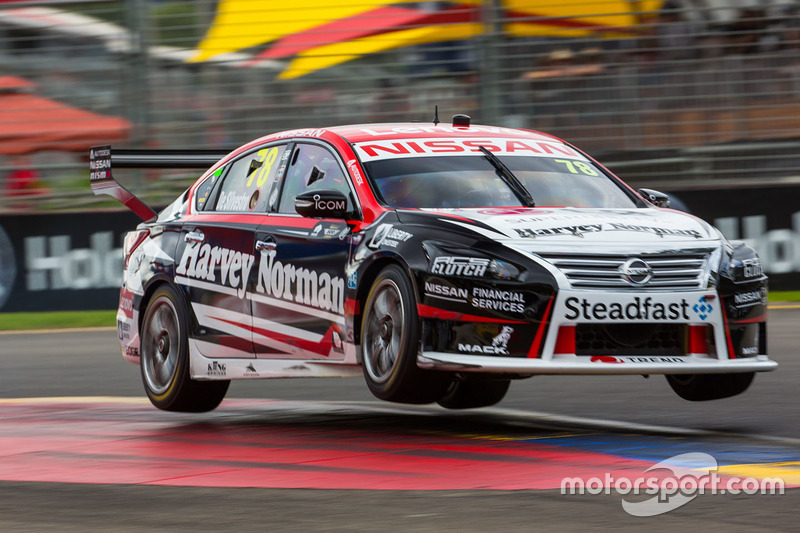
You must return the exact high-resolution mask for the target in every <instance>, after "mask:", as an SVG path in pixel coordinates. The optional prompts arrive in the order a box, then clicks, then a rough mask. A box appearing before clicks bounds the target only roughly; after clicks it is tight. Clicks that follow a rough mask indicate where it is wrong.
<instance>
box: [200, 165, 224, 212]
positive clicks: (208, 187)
mask: <svg viewBox="0 0 800 533" xmlns="http://www.w3.org/2000/svg"><path fill="white" fill-rule="evenodd" d="M223 168H224V167H220V168H218V169H217V170H215V171H214V173H213V174H211V175H210V176H209V177H207V178H206V179H205V180H204V181H203V183H202V184H200V186H199V187H198V188H197V190H196V191H195V193H194V197H195V207H196V208H197V210H198V211H203V210H204V209H205V208H206V205H207V202H208V198H209V196H211V191H213V190H214V185H216V184H217V182H218V181H219V177H220V176H221V175H222V170H223Z"/></svg>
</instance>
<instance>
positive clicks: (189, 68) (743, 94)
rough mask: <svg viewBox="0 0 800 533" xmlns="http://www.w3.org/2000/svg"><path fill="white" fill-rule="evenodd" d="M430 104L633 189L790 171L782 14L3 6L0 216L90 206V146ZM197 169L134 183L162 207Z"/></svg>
mask: <svg viewBox="0 0 800 533" xmlns="http://www.w3.org/2000/svg"><path fill="white" fill-rule="evenodd" d="M435 105H438V106H439V108H440V113H441V115H442V117H447V116H449V115H451V114H455V113H466V114H469V115H472V116H473V121H474V122H478V123H489V124H497V125H504V126H516V127H526V128H534V129H541V130H544V131H547V132H550V133H553V134H555V135H558V136H561V137H563V138H565V139H567V140H569V141H571V142H574V143H575V144H577V145H578V146H580V147H582V148H584V149H586V150H587V151H589V152H590V153H591V154H593V155H596V156H598V157H599V158H600V159H601V160H602V161H604V162H607V163H608V166H609V167H610V168H611V169H612V170H614V171H616V172H617V173H618V174H620V175H621V176H622V177H623V178H624V179H626V180H627V181H629V182H632V183H633V184H634V185H636V186H650V187H656V188H662V189H665V188H670V187H674V186H675V185H674V184H676V183H677V184H681V183H683V184H685V185H686V186H689V185H691V184H694V185H697V184H698V183H703V184H704V183H705V182H706V181H708V180H711V181H714V182H725V181H728V180H734V181H745V182H753V183H754V182H758V183H764V182H773V181H775V180H777V179H782V180H785V179H791V178H794V177H798V176H800V157H798V155H797V154H798V148H800V135H798V131H800V3H799V2H798V1H797V0H772V1H764V0H738V1H736V2H732V1H730V0H666V1H662V0H616V1H615V0H568V1H566V0H482V1H481V0H453V1H450V2H432V1H428V2H424V1H423V2H409V1H403V0H399V1H398V0H395V1H388V0H325V1H323V0H295V1H294V2H291V3H289V4H286V3H280V2H263V1H252V0H219V1H214V0H191V1H190V0H164V1H159V2H155V1H148V0H121V1H90V0H85V1H82V2H74V3H73V2H64V1H61V0H59V1H38V2H31V1H23V2H15V1H5V2H2V3H0V131H2V134H0V175H1V177H0V182H2V184H1V185H2V189H3V194H2V195H0V210H31V209H38V210H41V209H63V208H74V207H83V206H86V205H102V204H96V203H93V202H95V201H96V200H94V199H92V198H91V197H90V196H89V195H88V188H87V187H86V184H85V182H86V179H85V177H86V170H85V169H86V154H85V151H86V148H87V147H88V146H89V145H91V144H93V143H98V144H100V143H107V142H111V143H112V144H116V145H124V146H126V147H151V148H214V149H219V148H223V149H224V148H232V147H234V146H236V145H238V144H240V143H242V142H245V141H247V140H250V139H252V138H255V137H258V136H261V135H264V134H266V133H269V132H273V131H278V130H283V129H291V128H296V127H324V126H330V125H334V124H341V123H359V122H377V121H396V120H403V121H405V120H415V121H429V120H431V119H432V117H433V109H434V106H435ZM194 177H195V175H193V174H186V173H179V174H167V173H153V172H148V173H141V174H133V175H132V177H131V178H130V179H131V180H132V181H134V182H135V187H134V188H136V189H137V192H141V193H143V194H144V196H146V197H148V198H151V199H152V200H155V201H167V200H169V199H170V196H171V195H173V196H174V194H175V191H176V190H180V189H182V188H184V187H185V186H186V185H187V184H188V183H190V182H191V181H192V178H194ZM84 193H85V195H84Z"/></svg>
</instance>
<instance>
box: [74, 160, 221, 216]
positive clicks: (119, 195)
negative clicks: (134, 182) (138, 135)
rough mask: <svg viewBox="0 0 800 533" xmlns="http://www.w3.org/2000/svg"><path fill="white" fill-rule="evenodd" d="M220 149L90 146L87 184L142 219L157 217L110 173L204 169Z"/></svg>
mask: <svg viewBox="0 0 800 533" xmlns="http://www.w3.org/2000/svg"><path fill="white" fill-rule="evenodd" d="M227 154H228V151H222V150H129V149H125V150H120V149H115V150H114V151H113V152H112V150H111V146H110V145H104V146H93V147H92V148H91V149H90V150H89V184H90V185H91V187H92V192H94V194H95V195H100V194H107V195H108V196H111V197H113V198H115V199H116V200H117V201H119V202H120V203H122V204H123V205H124V206H125V207H127V208H128V209H130V210H131V211H133V212H134V213H136V215H137V216H138V217H139V218H141V219H142V220H144V221H148V220H151V219H153V218H155V217H156V212H155V211H154V210H153V209H152V208H151V207H150V206H148V205H147V204H145V203H144V202H143V201H141V200H140V199H139V198H137V197H136V196H135V195H134V194H133V193H131V192H130V191H128V190H127V189H126V188H125V187H123V186H122V185H120V184H119V183H117V181H116V180H115V179H114V177H113V176H112V174H111V168H112V165H113V167H114V168H198V169H206V168H208V167H210V166H211V165H213V164H214V163H216V162H217V161H219V160H220V159H222V158H223V157H225V156H226V155H227Z"/></svg>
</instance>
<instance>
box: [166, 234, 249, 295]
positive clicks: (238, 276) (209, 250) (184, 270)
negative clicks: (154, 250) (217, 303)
mask: <svg viewBox="0 0 800 533" xmlns="http://www.w3.org/2000/svg"><path fill="white" fill-rule="evenodd" d="M254 262H255V256H253V255H250V254H243V253H242V252H237V251H235V250H231V249H229V248H223V247H221V246H214V247H212V246H211V245H210V244H203V245H202V246H200V245H197V244H195V245H192V246H187V247H186V248H185V249H184V250H183V256H182V257H181V260H180V262H179V263H178V268H176V269H175V273H176V274H180V275H181V276H186V277H189V278H195V279H204V280H206V281H210V282H216V281H217V276H216V270H217V267H219V272H220V276H221V279H220V283H221V284H222V285H224V286H229V287H233V288H234V289H236V295H237V296H238V297H239V298H243V297H244V295H245V289H246V288H247V280H248V278H249V277H250V270H251V269H252V268H253V263H254Z"/></svg>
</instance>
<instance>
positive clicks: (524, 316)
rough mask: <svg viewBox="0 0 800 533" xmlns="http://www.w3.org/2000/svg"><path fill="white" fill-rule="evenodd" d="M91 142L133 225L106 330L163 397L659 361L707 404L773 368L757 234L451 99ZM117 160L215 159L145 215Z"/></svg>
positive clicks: (459, 392)
mask: <svg viewBox="0 0 800 533" xmlns="http://www.w3.org/2000/svg"><path fill="white" fill-rule="evenodd" d="M90 155H91V157H90V159H91V162H90V165H91V176H90V182H91V185H92V188H93V190H94V192H95V193H96V194H109V195H112V196H114V197H115V198H117V199H118V200H120V201H121V202H123V203H124V204H125V205H127V206H128V207H130V208H131V209H132V210H133V211H134V212H136V213H137V214H138V215H139V216H140V217H141V218H142V219H143V220H144V222H143V223H142V224H140V225H139V226H138V227H137V228H136V229H135V230H134V231H131V232H130V233H128V234H127V236H126V238H125V243H124V276H123V282H122V287H121V290H120V301H119V309H118V312H117V328H118V333H119V339H120V342H121V347H122V354H123V356H124V357H125V358H126V359H127V360H129V361H131V362H134V363H137V364H139V365H140V366H141V375H142V380H143V383H144V388H145V391H146V393H147V396H148V397H149V398H150V400H151V402H152V403H153V404H154V405H155V406H156V407H159V408H161V409H165V410H174V411H194V412H199V411H206V410H210V409H214V408H215V407H217V406H218V405H219V403H220V402H221V401H222V400H223V398H224V396H225V393H226V391H227V389H228V385H229V382H230V380H232V379H253V378H278V377H306V376H352V375H360V374H363V377H364V380H365V381H366V385H367V387H368V388H369V390H370V391H371V392H372V394H373V395H374V396H375V397H377V398H379V399H382V400H387V401H393V402H406V403H433V402H437V403H439V404H440V405H442V406H444V407H446V408H454V409H458V408H473V407H482V406H489V405H493V404H496V403H497V402H499V401H500V400H501V399H502V398H503V397H504V395H505V394H506V392H507V390H508V388H509V384H510V382H511V381H512V380H514V379H519V378H526V377H530V376H533V375H537V374H596V375H603V374H605V375H608V374H631V375H637V374H638V375H645V376H647V375H650V374H663V375H666V378H667V380H668V381H669V384H670V385H671V387H672V388H673V389H674V391H675V392H676V393H677V394H678V395H680V396H681V397H683V398H685V399H687V400H693V401H698V400H711V399H717V398H725V397H729V396H734V395H736V394H739V393H741V392H743V391H744V390H745V389H747V387H748V386H749V385H750V383H751V382H752V380H753V376H754V373H755V372H763V371H769V370H773V369H774V368H775V367H776V366H777V364H776V363H775V362H774V361H772V360H770V359H769V357H768V356H767V344H766V295H767V279H766V276H765V275H764V272H763V269H762V266H761V263H760V262H759V259H758V256H757V255H756V253H755V252H754V251H753V249H751V248H749V247H747V246H745V245H744V244H743V243H741V242H729V241H728V240H726V239H725V238H724V237H723V235H722V234H721V233H720V232H719V231H718V230H716V229H715V228H713V227H712V226H710V225H709V224H707V223H705V222H703V221H702V220H700V219H698V218H696V217H694V216H691V215H689V214H686V213H683V212H679V211H675V210H671V209H669V208H668V203H669V200H668V197H667V195H665V194H662V193H659V192H657V191H653V190H645V189H641V190H639V191H638V192H637V191H634V190H633V189H631V188H630V187H629V186H627V185H626V184H625V183H623V182H622V181H621V180H620V179H619V178H617V177H615V176H614V175H613V174H612V173H611V172H610V171H608V170H607V169H606V168H605V167H603V166H602V165H601V164H599V163H598V162H597V161H595V160H594V159H593V158H592V157H590V156H589V155H587V154H586V153H585V152H583V151H581V150H580V149H578V148H577V147H575V146H573V145H571V144H570V143H567V142H565V141H563V140H561V139H558V138H556V137H553V136H551V135H547V134H545V133H541V132H536V131H529V130H521V129H511V128H505V127H495V126H483V125H474V124H471V121H470V119H469V117H467V116H465V115H456V116H454V117H453V121H452V123H451V124H442V123H439V122H438V120H436V121H433V122H431V123H407V124H406V123H403V124H364V125H350V126H339V127H330V128H320V129H302V130H292V131H284V132H280V133H274V134H271V135H267V136H265V137H262V138H260V139H257V140H254V141H252V142H250V143H247V144H245V145H244V146H241V147H240V148H238V149H236V150H234V151H232V152H230V153H227V154H219V153H214V152H193V151H171V152H158V151H136V150H127V151H119V152H118V151H116V150H112V149H111V147H109V146H99V147H95V148H93V149H92V150H91V154H90ZM112 166H113V167H115V168H117V167H136V166H139V167H199V168H208V167H210V168H208V170H206V171H205V172H204V173H203V174H202V175H201V176H200V178H199V179H198V180H197V181H196V182H195V183H194V184H193V185H192V186H191V187H190V188H189V189H188V190H187V191H186V192H185V193H184V194H182V195H181V196H180V197H179V198H177V199H176V200H175V201H174V202H173V203H172V204H171V205H169V206H168V207H166V208H165V209H163V210H162V211H160V212H159V213H156V212H154V211H153V210H152V209H151V208H149V207H148V206H147V205H146V204H144V203H143V202H141V201H140V200H139V199H138V198H136V197H135V196H134V195H133V194H131V193H130V192H128V191H127V190H126V189H125V188H124V187H122V186H121V185H119V184H118V183H117V182H116V181H115V179H114V178H113V176H112V172H111V171H112Z"/></svg>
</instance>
